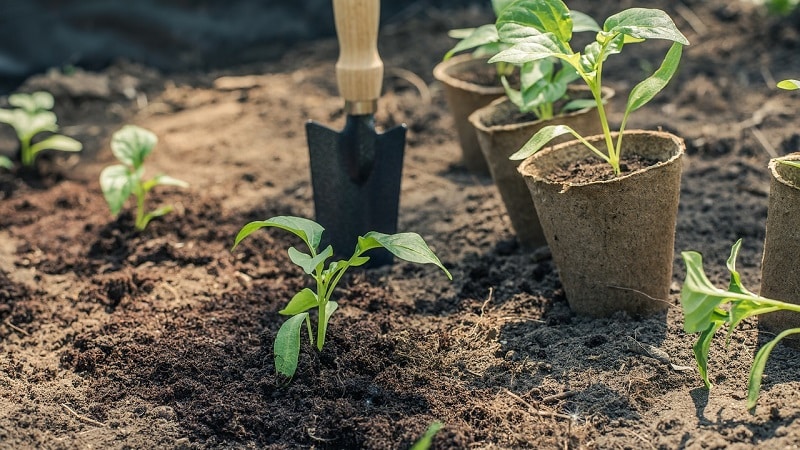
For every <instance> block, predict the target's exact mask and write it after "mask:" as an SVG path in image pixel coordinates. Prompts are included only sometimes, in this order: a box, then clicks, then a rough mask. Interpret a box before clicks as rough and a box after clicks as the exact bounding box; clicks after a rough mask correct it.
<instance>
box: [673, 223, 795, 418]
mask: <svg viewBox="0 0 800 450" xmlns="http://www.w3.org/2000/svg"><path fill="white" fill-rule="evenodd" d="M741 245H742V240H741V239H739V240H738V241H736V243H735V244H733V247H732V248H731V255H730V257H729V258H728V262H727V267H728V271H729V272H730V277H731V278H730V283H729V285H728V289H727V290H723V289H719V288H717V287H715V286H714V285H713V284H711V281H709V279H708V277H706V274H705V271H704V269H703V257H702V256H701V255H700V254H699V253H697V252H693V251H688V252H682V253H681V256H682V257H683V261H684V263H685V264H686V280H685V281H684V283H683V288H682V289H681V307H682V308H683V315H684V326H683V329H684V331H686V332H687V333H700V337H699V338H698V340H697V342H696V343H695V345H694V347H693V348H694V356H695V360H696V361H697V367H698V369H699V370H700V376H701V377H702V379H703V382H704V383H705V385H706V388H711V381H710V380H709V376H708V353H709V350H710V347H711V340H712V339H713V337H714V334H715V333H716V331H717V330H719V329H720V328H722V327H723V326H727V327H728V332H727V337H728V339H727V340H729V339H730V335H731V333H732V332H733V329H734V328H735V327H736V326H737V325H738V324H739V323H741V321H742V320H744V319H746V318H748V317H752V316H756V315H759V314H765V313H770V312H775V311H780V310H786V311H795V312H800V305H795V304H792V303H786V302H781V301H778V300H772V299H768V298H764V297H760V296H758V295H756V294H754V293H752V292H750V291H749V290H747V289H746V288H745V287H744V285H743V284H742V281H741V277H740V275H739V272H737V271H736V256H737V255H738V253H739V248H740V247H741ZM722 306H727V308H725V309H723V308H722ZM798 333H800V328H793V329H789V330H785V331H783V332H782V333H780V334H779V335H778V336H776V337H775V338H774V339H773V340H771V341H770V342H769V343H767V344H766V345H764V346H763V347H762V348H761V349H760V350H759V351H758V353H757V354H756V357H755V359H754V360H753V367H752V368H751V369H750V377H749V380H748V383H747V386H748V387H747V409H750V410H752V409H753V408H755V406H756V402H757V401H758V393H759V391H760V390H761V378H762V375H763V374H764V367H765V366H766V363H767V358H768V357H769V355H770V352H771V351H772V349H773V348H775V345H776V344H777V343H778V342H780V341H781V340H782V339H783V338H785V337H786V336H789V335H792V334H798ZM727 340H726V341H727Z"/></svg>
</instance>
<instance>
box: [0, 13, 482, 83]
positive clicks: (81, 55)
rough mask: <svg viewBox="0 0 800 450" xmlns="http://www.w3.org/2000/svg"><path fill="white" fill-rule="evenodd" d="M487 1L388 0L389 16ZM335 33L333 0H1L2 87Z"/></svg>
mask: <svg viewBox="0 0 800 450" xmlns="http://www.w3.org/2000/svg"><path fill="white" fill-rule="evenodd" d="M474 3H480V4H486V5H487V6H486V7H487V8H488V4H489V2H488V1H486V0H483V1H480V0H429V1H418V0H391V1H389V0H384V1H382V2H381V21H382V22H383V23H384V24H385V23H387V22H397V21H404V20H409V19H411V18H413V17H414V16H416V15H419V14H423V13H424V12H425V11H426V10H427V9H429V8H444V7H447V8H451V7H459V6H463V5H467V4H474ZM333 34H334V25H333V11H332V6H331V0H0V90H2V91H7V90H8V89H9V87H13V86H14V85H16V84H17V83H19V82H20V81H21V80H23V79H24V78H25V77H27V76H29V75H31V74H33V73H37V72H42V71H44V70H46V69H48V68H50V67H58V68H65V69H68V68H69V67H71V66H79V67H84V68H88V69H100V68H102V67H105V66H106V65H108V64H110V63H111V62H113V61H114V60H116V59H119V58H124V59H128V60H131V61H135V62H139V63H143V64H146V65H148V66H152V67H156V68H158V69H161V70H163V71H173V70H186V69H194V68H197V69H209V68H213V67H221V66H225V65H231V64H241V63H247V62H252V61H260V60H267V59H270V58H276V57H279V56H281V55H282V54H283V53H284V52H285V50H286V49H287V48H288V46H289V45H292V44H293V43H296V42H302V41H305V40H309V39H315V38H319V37H322V36H330V35H333Z"/></svg>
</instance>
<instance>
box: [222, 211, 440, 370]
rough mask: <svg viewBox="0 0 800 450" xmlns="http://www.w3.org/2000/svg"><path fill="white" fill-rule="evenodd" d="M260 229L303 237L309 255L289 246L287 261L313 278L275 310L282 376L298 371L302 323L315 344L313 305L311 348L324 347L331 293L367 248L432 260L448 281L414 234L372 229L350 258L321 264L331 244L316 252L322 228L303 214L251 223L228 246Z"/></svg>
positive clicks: (361, 261)
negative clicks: (278, 320) (283, 318)
mask: <svg viewBox="0 0 800 450" xmlns="http://www.w3.org/2000/svg"><path fill="white" fill-rule="evenodd" d="M264 227H275V228H280V229H283V230H286V231H288V232H290V233H293V234H295V235H297V236H298V237H299V238H300V239H302V240H303V242H304V243H305V244H306V247H307V248H308V253H304V252H302V251H300V250H297V249H296V248H294V247H290V248H289V259H291V261H292V262H293V263H295V264H296V265H298V266H300V267H301V268H302V269H303V271H304V272H305V273H307V274H308V275H310V276H311V277H312V278H313V279H314V281H315V282H316V290H311V289H310V288H305V289H303V290H301V291H300V292H298V293H297V294H295V296H294V297H292V299H291V300H290V301H289V303H288V304H287V305H286V307H285V308H283V309H282V310H280V311H278V313H279V314H282V315H285V316H290V317H289V318H288V319H287V320H286V322H284V323H283V325H281V327H280V329H279V330H278V334H277V335H276V336H275V342H274V343H273V352H274V354H275V370H276V371H277V372H278V373H279V374H281V375H283V376H285V377H287V378H291V377H292V376H294V373H295V371H296V370H297V361H298V359H299V355H300V335H301V328H302V326H303V323H304V322H305V324H306V329H307V331H308V337H309V340H310V341H311V344H312V345H314V334H313V331H312V329H311V315H310V314H309V312H308V311H309V310H312V309H316V310H317V312H318V313H317V322H318V324H317V333H316V334H317V337H316V346H317V350H319V351H322V347H323V346H324V345H325V335H326V333H327V330H328V322H329V321H330V318H331V316H332V315H333V313H334V312H336V310H337V308H338V307H339V305H338V304H337V303H336V302H335V301H333V300H331V296H332V295H333V291H334V289H335V288H336V285H337V284H338V283H339V280H341V279H342V276H343V275H344V273H345V272H346V271H347V269H348V268H350V267H358V266H361V265H364V264H365V263H366V262H367V261H369V256H363V255H364V253H366V252H367V251H369V250H372V249H375V248H381V247H382V248H385V249H386V250H388V251H390V252H391V253H392V254H394V256H396V257H398V258H400V259H402V260H405V261H409V262H414V263H419V264H434V265H436V266H437V267H439V268H440V269H442V270H443V271H444V273H445V274H446V275H447V277H448V278H449V279H451V280H452V279H453V277H452V276H451V275H450V272H449V271H448V270H447V269H446V268H445V267H444V266H443V265H442V263H441V261H439V258H437V257H436V255H435V254H433V252H432V251H431V249H430V248H429V247H428V245H427V244H426V243H425V241H424V240H423V239H422V237H420V235H418V234H416V233H397V234H383V233H378V232H377V231H370V232H369V233H367V234H365V235H364V236H360V237H359V238H358V244H356V248H355V251H354V252H353V256H351V257H350V258H349V259H346V260H339V261H332V262H331V263H330V264H328V267H327V268H325V261H327V260H328V259H329V258H330V257H332V256H333V247H331V246H330V245H329V246H327V247H326V248H325V249H324V250H322V251H321V252H320V251H319V250H320V249H319V246H320V241H321V239H322V233H323V231H325V229H324V228H322V226H321V225H319V224H318V223H316V222H314V221H313V220H309V219H304V218H302V217H292V216H277V217H273V218H271V219H267V220H261V221H255V222H250V223H248V224H247V225H245V226H244V227H242V229H241V230H239V233H238V234H237V235H236V239H235V240H234V244H233V248H232V249H231V250H233V249H235V248H236V247H237V246H238V245H239V243H241V242H242V240H243V239H244V238H246V237H247V236H250V234H252V233H253V232H255V231H256V230H259V229H261V228H264Z"/></svg>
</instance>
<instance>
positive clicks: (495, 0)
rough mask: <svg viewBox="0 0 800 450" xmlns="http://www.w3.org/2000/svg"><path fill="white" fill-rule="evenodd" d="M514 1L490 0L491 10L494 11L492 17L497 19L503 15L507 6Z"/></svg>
mask: <svg viewBox="0 0 800 450" xmlns="http://www.w3.org/2000/svg"><path fill="white" fill-rule="evenodd" d="M515 1H516V0H492V10H493V11H494V16H495V17H499V16H500V14H502V13H503V10H505V9H506V8H507V7H508V5H510V4H512V3H514V2H515Z"/></svg>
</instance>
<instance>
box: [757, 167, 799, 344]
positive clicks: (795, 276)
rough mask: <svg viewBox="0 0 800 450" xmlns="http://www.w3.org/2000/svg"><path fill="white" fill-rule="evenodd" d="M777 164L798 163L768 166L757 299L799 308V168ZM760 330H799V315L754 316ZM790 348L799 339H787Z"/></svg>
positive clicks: (780, 312)
mask: <svg viewBox="0 0 800 450" xmlns="http://www.w3.org/2000/svg"><path fill="white" fill-rule="evenodd" d="M781 160H790V161H800V153H794V154H791V155H787V156H783V157H780V158H774V159H772V160H770V162H769V171H770V178H771V181H770V186H769V204H768V206H767V233H766V238H765V240H764V256H763V261H762V262H761V295H762V296H764V297H767V298H771V299H775V300H781V301H784V302H788V303H795V304H800V168H797V167H792V166H788V165H786V164H781V163H780V161H781ZM758 320H759V325H760V328H762V329H764V330H765V331H768V332H770V333H780V332H781V331H783V330H785V329H787V328H796V327H800V314H798V313H796V312H791V311H778V312H774V313H769V314H763V315H760V316H758ZM787 341H790V345H792V346H793V347H798V346H800V338H798V337H797V336H789V337H787V338H786V339H785V340H784V342H787Z"/></svg>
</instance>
